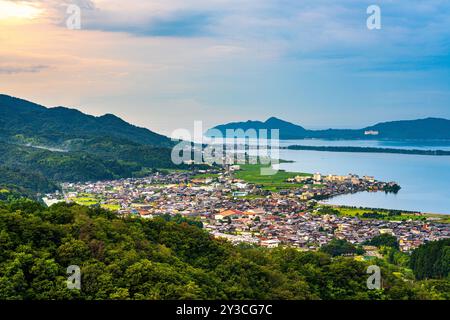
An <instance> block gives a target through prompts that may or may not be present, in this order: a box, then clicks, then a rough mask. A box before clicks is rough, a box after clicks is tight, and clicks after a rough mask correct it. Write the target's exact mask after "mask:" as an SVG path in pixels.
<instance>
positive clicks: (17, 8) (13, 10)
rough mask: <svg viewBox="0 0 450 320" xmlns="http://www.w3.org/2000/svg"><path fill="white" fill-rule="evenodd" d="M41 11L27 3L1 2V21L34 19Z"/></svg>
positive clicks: (2, 0)
mask: <svg viewBox="0 0 450 320" xmlns="http://www.w3.org/2000/svg"><path fill="white" fill-rule="evenodd" d="M39 13H40V10H39V9H38V8H36V7H33V6H31V5H29V4H26V3H20V2H19V3H15V2H10V1H4V0H0V20H4V19H14V18H16V19H33V18H36V17H37V16H38V15H39Z"/></svg>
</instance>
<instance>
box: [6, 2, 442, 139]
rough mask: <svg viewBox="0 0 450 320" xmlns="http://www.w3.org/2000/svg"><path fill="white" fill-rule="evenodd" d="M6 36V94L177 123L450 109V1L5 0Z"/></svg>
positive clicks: (334, 118)
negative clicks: (376, 12)
mask: <svg viewBox="0 0 450 320" xmlns="http://www.w3.org/2000/svg"><path fill="white" fill-rule="evenodd" d="M373 4H375V5H378V6H379V8H380V13H381V15H380V17H381V28H380V29H373V30H369V29H368V28H367V24H366V21H367V19H368V17H369V16H370V14H368V13H367V8H368V7H369V6H370V5H373ZM71 5H76V6H77V7H78V8H80V14H81V16H80V27H81V28H80V29H79V30H73V29H70V28H68V27H67V22H71V21H72V22H73V21H74V20H71V18H72V17H73V16H72V13H73V11H70V12H69V13H68V12H67V10H68V8H72V7H71ZM0 44H1V45H0V92H1V93H5V94H9V95H13V96H17V97H21V98H24V99H27V100H31V101H34V102H37V103H40V104H43V105H45V106H49V107H52V106H66V107H72V108H77V109H79V110H81V111H83V112H85V113H89V114H93V115H102V114H105V113H113V114H116V115H118V116H120V117H121V118H123V119H125V120H126V121H129V122H131V123H133V124H136V125H139V126H143V127H147V128H149V129H151V130H153V131H157V132H160V133H163V134H168V135H169V134H170V133H171V132H172V131H173V130H175V129H178V128H186V129H188V130H193V127H194V121H196V120H200V121H203V126H204V129H205V130H206V129H207V128H209V127H212V126H214V125H217V124H222V123H226V122H230V121H242V120H248V119H252V120H265V119H267V118H269V117H271V116H276V117H279V118H282V119H285V120H287V121H291V122H295V123H297V124H301V125H303V126H305V127H307V128H311V129H319V128H329V127H333V128H346V127H347V128H360V127H364V126H367V125H371V124H374V123H377V122H381V121H390V120H400V119H416V118H424V117H430V116H433V117H444V118H449V119H450V2H449V1H448V0H426V1H419V0H417V1H406V0H382V1H376V0H370V1H366V0H334V1H331V0H329V1H325V0H127V1H123V0H41V1H37V0H29V1H19V0H0Z"/></svg>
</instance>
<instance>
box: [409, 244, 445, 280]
mask: <svg viewBox="0 0 450 320" xmlns="http://www.w3.org/2000/svg"><path fill="white" fill-rule="evenodd" d="M410 265H411V268H412V269H413V271H414V274H415V275H416V277H417V278H418V279H428V278H445V277H447V278H449V276H450V239H444V240H440V241H433V242H429V243H426V244H424V245H422V246H420V247H419V248H417V249H416V250H415V251H414V252H413V254H412V255H411V261H410Z"/></svg>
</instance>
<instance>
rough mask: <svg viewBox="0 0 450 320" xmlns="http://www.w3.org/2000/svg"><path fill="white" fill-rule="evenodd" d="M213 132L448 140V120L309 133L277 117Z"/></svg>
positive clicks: (411, 121) (283, 135)
mask: <svg viewBox="0 0 450 320" xmlns="http://www.w3.org/2000/svg"><path fill="white" fill-rule="evenodd" d="M213 129H217V130H219V131H220V132H221V133H222V134H223V135H225V134H226V130H228V129H230V130H236V129H242V130H244V131H245V130H248V129H255V130H256V131H258V130H259V129H266V130H268V131H269V132H270V130H271V129H278V130H279V134H280V138H281V139H285V140H289V139H386V140H450V120H447V119H439V118H426V119H418V120H404V121H391V122H382V123H378V124H376V125H373V126H369V127H365V128H362V129H327V130H308V129H305V128H304V127H302V126H300V125H296V124H293V123H290V122H287V121H284V120H280V119H277V118H274V117H272V118H269V119H268V120H267V121H265V122H262V121H246V122H233V123H228V124H222V125H218V126H216V127H214V128H212V129H210V130H208V131H207V134H208V135H211V134H213V132H214V131H213Z"/></svg>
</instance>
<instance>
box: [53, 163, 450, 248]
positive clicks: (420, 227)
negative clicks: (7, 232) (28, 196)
mask: <svg viewBox="0 0 450 320" xmlns="http://www.w3.org/2000/svg"><path fill="white" fill-rule="evenodd" d="M237 170H239V167H238V166H234V167H227V168H226V170H219V169H211V170H208V171H200V172H196V173H192V172H172V173H165V174H162V173H158V172H157V173H153V174H151V175H149V176H147V177H145V178H133V179H131V178H130V179H120V180H112V181H98V182H93V183H65V184H63V185H62V189H63V192H62V193H56V194H51V195H47V196H46V198H45V200H46V201H48V202H49V203H50V204H51V203H54V202H57V201H67V202H71V201H75V202H77V201H88V203H89V204H90V205H99V206H104V207H106V208H109V209H114V210H115V211H116V212H117V213H118V214H120V215H139V216H141V217H144V218H154V217H156V216H159V215H165V214H169V215H182V216H185V217H190V218H192V219H197V220H199V221H202V222H203V225H204V228H205V229H206V230H208V231H209V232H210V233H211V234H212V235H214V236H215V237H221V238H226V239H228V240H229V241H231V242H233V243H242V242H244V243H251V244H258V245H261V246H265V247H277V246H279V245H286V246H292V247H296V248H299V249H302V250H315V249H317V248H319V247H320V246H322V245H324V244H326V243H328V242H329V241H330V240H332V239H333V238H339V239H346V240H348V241H350V242H352V243H363V242H365V241H367V240H369V239H371V238H373V237H374V236H377V235H379V234H380V233H383V232H386V233H391V234H393V235H395V236H396V237H397V238H398V239H399V242H400V246H401V249H402V250H404V251H410V250H412V249H413V248H415V247H417V246H419V245H420V244H422V243H424V242H426V241H433V240H438V239H442V238H446V237H449V227H448V225H445V224H440V223H438V222H423V221H404V222H394V221H384V220H366V219H364V220H361V219H359V218H358V217H341V216H335V215H329V214H328V215H327V214H325V215H324V214H321V213H319V212H317V210H316V209H314V208H315V203H316V202H315V200H311V199H312V198H315V197H317V196H318V195H320V196H333V195H336V194H340V193H345V192H356V191H357V190H360V188H363V189H364V190H367V189H368V188H384V186H385V185H386V184H385V183H384V182H378V181H376V180H375V179H374V178H373V177H362V178H360V177H358V176H356V175H348V176H332V175H330V176H322V175H321V174H314V175H313V176H298V177H295V178H292V179H289V180H288V181H287V182H291V183H299V185H301V187H299V188H298V189H296V188H293V189H289V190H287V191H286V192H283V191H281V192H268V191H265V190H262V189H261V188H259V187H258V186H255V185H252V184H248V183H246V182H245V181H241V180H237V179H235V178H234V174H233V172H234V171H237Z"/></svg>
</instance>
